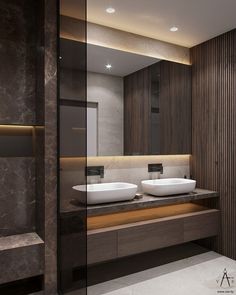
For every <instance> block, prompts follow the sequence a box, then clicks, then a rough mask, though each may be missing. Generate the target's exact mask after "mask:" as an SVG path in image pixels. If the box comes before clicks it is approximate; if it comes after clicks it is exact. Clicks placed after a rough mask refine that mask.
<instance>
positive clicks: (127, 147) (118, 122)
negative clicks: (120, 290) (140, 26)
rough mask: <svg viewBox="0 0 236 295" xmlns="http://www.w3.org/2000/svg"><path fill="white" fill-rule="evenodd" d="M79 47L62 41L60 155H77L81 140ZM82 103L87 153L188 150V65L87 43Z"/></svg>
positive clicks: (138, 152) (114, 154)
mask: <svg viewBox="0 0 236 295" xmlns="http://www.w3.org/2000/svg"><path fill="white" fill-rule="evenodd" d="M80 47H81V44H80V43H79V42H76V41H71V40H67V39H62V40H61V83H60V85H61V91H60V92H61V116H63V118H61V122H62V125H61V132H63V134H66V136H67V137H68V140H66V141H65V140H64V141H63V142H61V154H62V156H80V154H81V152H80V147H81V141H83V140H84V138H85V137H84V136H83V135H84V134H83V132H85V129H84V128H83V126H82V125H81V124H80V119H79V116H78V114H79V113H80V111H79V109H82V108H84V107H86V106H85V105H84V104H83V103H82V102H81V99H80V97H81V95H82V94H81V93H80V89H81V87H80V83H81V77H83V73H82V72H81V69H83V65H81V64H79V63H76V62H74V60H73V59H72V58H71V56H73V55H74V54H71V52H74V53H75V55H76V54H77V55H78V54H79V52H80ZM68 53H69V54H68ZM78 60H79V59H78ZM87 102H88V103H87V153H88V156H122V155H158V154H189V153H191V67H190V66H189V65H183V64H178V63H174V62H169V61H164V60H159V59H155V58H152V57H148V56H144V55H138V54H133V53H129V52H125V51H120V50H114V49H110V48H105V47H101V46H95V45H91V44H88V45H87ZM81 113H83V112H82V111H81ZM63 138H64V139H65V136H64V137H63ZM69 138H70V139H69ZM71 138H73V140H71ZM83 145H84V143H83V144H82V146H83Z"/></svg>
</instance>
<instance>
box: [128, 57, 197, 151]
mask: <svg viewBox="0 0 236 295" xmlns="http://www.w3.org/2000/svg"><path fill="white" fill-rule="evenodd" d="M124 153H125V155H150V154H162V155H167V154H190V153H191V67H190V66H188V65H183V64H178V63H173V62H169V61H160V62H158V63H156V64H154V65H151V66H149V67H147V68H144V69H141V70H139V71H137V72H135V73H132V74H130V75H128V76H126V77H125V78H124Z"/></svg>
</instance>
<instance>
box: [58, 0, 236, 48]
mask: <svg viewBox="0 0 236 295" xmlns="http://www.w3.org/2000/svg"><path fill="white" fill-rule="evenodd" d="M82 1H83V0H61V14H64V15H67V16H71V17H74V18H81V15H80V12H81V9H79V5H80V2H82ZM87 6H88V7H87V19H88V21H90V22H93V23H97V24H101V25H105V26H108V27H112V28H116V29H120V30H123V31H127V32H131V33H135V34H139V35H143V36H147V37H151V38H155V39H159V40H162V41H167V42H170V43H173V44H178V45H182V46H185V47H192V46H194V45H197V44H200V43H202V42H204V41H206V40H209V39H211V38H213V37H215V36H218V35H220V34H222V33H224V32H227V31H229V30H232V29H234V28H236V17H235V12H236V0H145V1H144V0H87ZM107 7H114V8H115V9H116V12H115V13H114V14H108V13H106V12H105V9H106V8H107ZM173 26H177V27H178V28H179V30H178V31H177V32H170V30H169V29H170V27H173Z"/></svg>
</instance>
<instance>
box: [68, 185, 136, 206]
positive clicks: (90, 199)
mask: <svg viewBox="0 0 236 295" xmlns="http://www.w3.org/2000/svg"><path fill="white" fill-rule="evenodd" d="M73 189H75V190H77V191H80V192H86V191H87V204H88V205H92V204H101V203H112V202H119V201H127V200H132V199H133V198H134V197H135V194H136V192H137V189H138V187H137V185H135V184H132V183H126V182H111V183H98V184H88V185H76V186H73Z"/></svg>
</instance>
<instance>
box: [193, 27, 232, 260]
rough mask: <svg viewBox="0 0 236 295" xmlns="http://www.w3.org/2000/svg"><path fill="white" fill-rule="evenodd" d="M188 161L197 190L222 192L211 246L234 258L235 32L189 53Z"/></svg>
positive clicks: (201, 45)
mask: <svg viewBox="0 0 236 295" xmlns="http://www.w3.org/2000/svg"><path fill="white" fill-rule="evenodd" d="M191 61H192V159H191V173H192V175H193V177H194V178H195V179H196V180H197V186H198V187H201V188H206V189H212V190H216V191H218V192H219V193H220V210H221V234H220V236H219V239H218V241H217V243H216V244H215V245H214V248H215V249H217V250H218V251H219V252H220V253H222V254H224V255H226V256H228V257H231V258H233V259H236V146H235V144H236V30H233V31H230V32H228V33H226V34H223V35H221V36H219V37H216V38H214V39H212V40H210V41H207V42H205V43H203V44H200V45H198V46H196V47H194V48H192V49H191Z"/></svg>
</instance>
